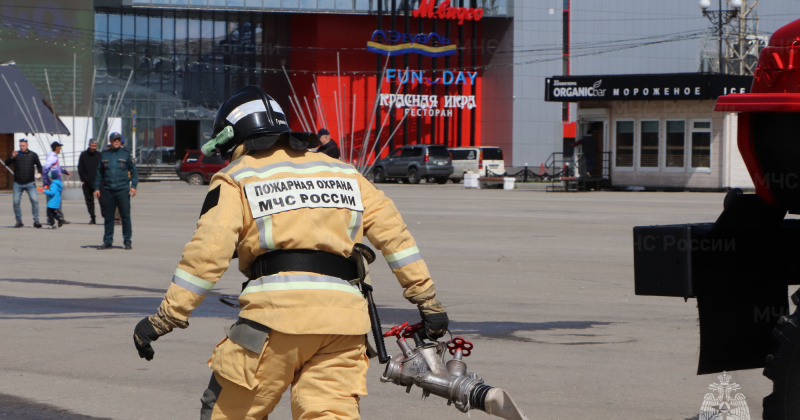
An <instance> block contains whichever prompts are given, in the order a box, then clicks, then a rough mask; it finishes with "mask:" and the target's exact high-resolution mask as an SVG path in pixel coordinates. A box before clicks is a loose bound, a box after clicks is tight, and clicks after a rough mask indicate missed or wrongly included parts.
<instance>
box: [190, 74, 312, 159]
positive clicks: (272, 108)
mask: <svg viewBox="0 0 800 420" xmlns="http://www.w3.org/2000/svg"><path fill="white" fill-rule="evenodd" d="M278 140H281V141H284V142H286V143H287V144H288V145H289V146H291V147H292V148H293V149H297V150H304V149H308V148H312V147H316V146H319V144H320V142H319V138H318V137H317V135H316V134H313V133H296V132H292V130H291V129H290V128H289V124H288V122H287V121H286V114H284V113H283V109H281V106H280V105H278V102H276V101H275V100H274V99H272V98H271V97H270V96H269V95H267V94H266V93H265V92H264V90H262V89H261V88H260V87H258V86H245V87H243V88H242V89H240V90H239V91H238V92H236V93H235V94H234V95H233V96H231V97H230V98H229V99H228V100H227V101H225V102H224V103H223V104H222V106H220V107H219V111H217V118H216V119H215V120H214V138H213V139H212V140H211V141H209V142H208V143H206V144H205V145H203V153H204V154H205V155H211V154H213V153H214V150H215V149H219V151H220V152H221V153H222V154H223V155H224V156H230V155H231V154H233V150H234V149H235V148H236V146H238V145H240V144H242V143H244V147H245V148H246V149H248V150H261V149H267V148H269V147H272V145H273V144H275V142H277V141H278Z"/></svg>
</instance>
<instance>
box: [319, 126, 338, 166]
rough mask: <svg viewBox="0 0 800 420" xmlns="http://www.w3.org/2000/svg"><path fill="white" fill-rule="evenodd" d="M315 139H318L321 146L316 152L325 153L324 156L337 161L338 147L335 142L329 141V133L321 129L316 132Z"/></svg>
mask: <svg viewBox="0 0 800 420" xmlns="http://www.w3.org/2000/svg"><path fill="white" fill-rule="evenodd" d="M317 137H319V142H320V143H321V144H322V145H321V146H319V149H317V152H320V153H325V154H326V155H328V156H330V157H332V158H336V159H339V155H340V152H339V145H337V144H336V141H335V140H333V139H331V133H330V132H329V131H328V130H327V129H325V128H323V129H320V130H319V132H317Z"/></svg>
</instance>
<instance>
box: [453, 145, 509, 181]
mask: <svg viewBox="0 0 800 420" xmlns="http://www.w3.org/2000/svg"><path fill="white" fill-rule="evenodd" d="M450 155H451V156H452V157H453V173H452V174H450V179H452V180H453V182H454V183H459V182H461V180H462V179H463V178H464V174H465V173H474V174H478V175H480V176H487V175H493V174H494V175H503V174H505V172H506V163H505V161H504V160H503V149H501V148H499V147H494V146H474V147H472V146H470V147H451V148H450Z"/></svg>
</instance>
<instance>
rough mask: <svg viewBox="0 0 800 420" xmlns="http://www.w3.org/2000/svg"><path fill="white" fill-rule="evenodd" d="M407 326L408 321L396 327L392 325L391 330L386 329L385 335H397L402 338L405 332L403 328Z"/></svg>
mask: <svg viewBox="0 0 800 420" xmlns="http://www.w3.org/2000/svg"><path fill="white" fill-rule="evenodd" d="M407 326H408V322H404V323H402V324H400V325H395V326H394V327H392V329H391V330H389V331H386V332H385V333H383V336H384V337H391V336H397V338H400V336H401V334H402V333H403V330H404V329H405V328H406V327H407Z"/></svg>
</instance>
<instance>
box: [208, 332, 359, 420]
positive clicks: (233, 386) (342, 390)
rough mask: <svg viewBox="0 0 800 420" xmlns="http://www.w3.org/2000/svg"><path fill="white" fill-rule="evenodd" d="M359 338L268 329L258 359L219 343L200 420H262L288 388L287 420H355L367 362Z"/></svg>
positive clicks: (227, 343)
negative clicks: (290, 401) (289, 409)
mask: <svg viewBox="0 0 800 420" xmlns="http://www.w3.org/2000/svg"><path fill="white" fill-rule="evenodd" d="M365 340H366V339H365V336H364V335H325V334H307V335H295V334H282V333H280V332H278V331H275V330H272V331H270V333H269V338H268V340H267V342H266V343H265V345H264V349H263V350H262V351H261V354H260V355H259V354H256V353H254V352H252V351H250V350H247V349H245V348H243V347H241V346H239V345H238V344H236V343H234V342H233V341H231V340H230V339H229V338H227V337H226V338H225V339H224V340H222V342H220V343H219V344H218V345H217V347H216V349H215V350H214V354H213V355H212V357H211V360H210V362H209V365H210V366H211V369H212V370H213V371H214V374H213V376H212V378H211V383H210V384H209V389H208V390H206V392H205V393H204V395H203V412H202V415H201V418H202V419H203V420H206V419H211V420H222V419H237V420H238V419H242V420H244V419H247V420H255V419H258V420H261V419H266V418H267V416H268V415H269V414H270V413H271V412H272V410H273V409H274V408H275V406H276V405H277V404H278V402H279V401H280V399H281V395H282V394H283V393H284V391H285V390H286V388H287V387H289V386H290V385H291V387H292V390H291V396H292V417H293V418H294V419H295V420H298V419H302V420H306V419H360V418H361V417H360V414H359V408H358V401H359V397H358V396H359V395H367V384H366V375H367V368H368V367H369V361H368V359H367V356H366V341H365Z"/></svg>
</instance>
